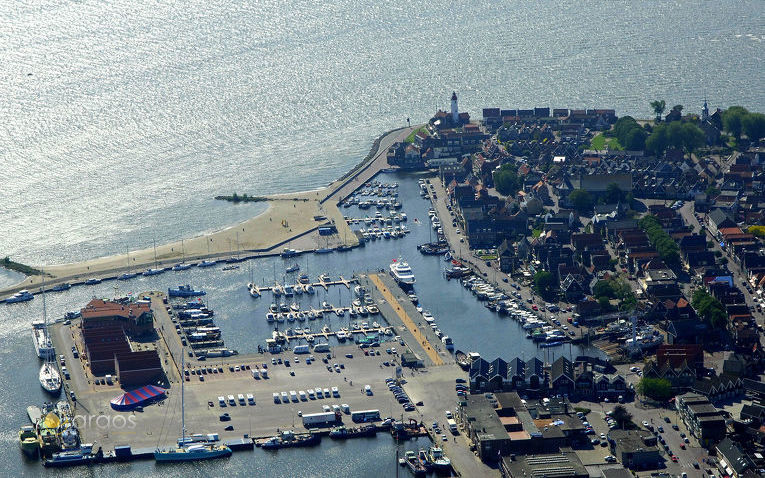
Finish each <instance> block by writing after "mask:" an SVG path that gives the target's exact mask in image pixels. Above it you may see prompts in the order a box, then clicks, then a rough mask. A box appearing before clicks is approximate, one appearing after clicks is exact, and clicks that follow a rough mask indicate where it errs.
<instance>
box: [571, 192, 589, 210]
mask: <svg viewBox="0 0 765 478" xmlns="http://www.w3.org/2000/svg"><path fill="white" fill-rule="evenodd" d="M568 199H569V201H571V204H573V205H574V208H575V209H576V210H577V211H579V212H580V213H585V212H588V211H591V210H592V206H593V205H594V204H595V201H594V199H593V198H592V195H591V194H590V192H589V191H587V190H586V189H574V190H573V191H571V193H570V194H569V195H568Z"/></svg>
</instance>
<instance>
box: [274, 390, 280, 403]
mask: <svg viewBox="0 0 765 478" xmlns="http://www.w3.org/2000/svg"><path fill="white" fill-rule="evenodd" d="M281 402H282V401H281V400H279V394H278V393H277V392H274V403H281Z"/></svg>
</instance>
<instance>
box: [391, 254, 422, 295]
mask: <svg viewBox="0 0 765 478" xmlns="http://www.w3.org/2000/svg"><path fill="white" fill-rule="evenodd" d="M390 274H391V275H392V276H393V278H394V279H395V280H396V282H398V284H399V285H400V286H401V287H402V288H411V287H413V286H414V283H415V282H416V280H415V278H414V273H413V272H412V269H411V268H410V267H409V264H407V263H406V262H405V261H401V260H396V259H394V260H393V263H391V265H390Z"/></svg>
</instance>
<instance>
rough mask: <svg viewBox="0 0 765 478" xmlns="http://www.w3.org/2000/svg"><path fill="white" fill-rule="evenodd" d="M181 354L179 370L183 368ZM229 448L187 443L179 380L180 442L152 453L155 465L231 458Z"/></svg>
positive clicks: (183, 404)
mask: <svg viewBox="0 0 765 478" xmlns="http://www.w3.org/2000/svg"><path fill="white" fill-rule="evenodd" d="M183 355H184V354H181V357H182V358H181V370H183V369H184V368H185V367H184V365H185V363H184V360H183ZM231 453H232V452H231V448H229V447H227V446H226V445H216V444H214V443H207V442H202V443H187V441H186V408H185V402H184V392H183V380H181V440H180V445H179V446H178V447H176V448H170V449H164V450H162V449H159V448H157V450H156V451H155V452H154V460H155V461H157V463H174V462H180V461H201V460H212V459H215V458H226V457H229V456H231Z"/></svg>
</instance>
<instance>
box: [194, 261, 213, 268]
mask: <svg viewBox="0 0 765 478" xmlns="http://www.w3.org/2000/svg"><path fill="white" fill-rule="evenodd" d="M217 263H218V261H202V262H200V263H199V264H197V267H212V266H214V265H215V264H217Z"/></svg>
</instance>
